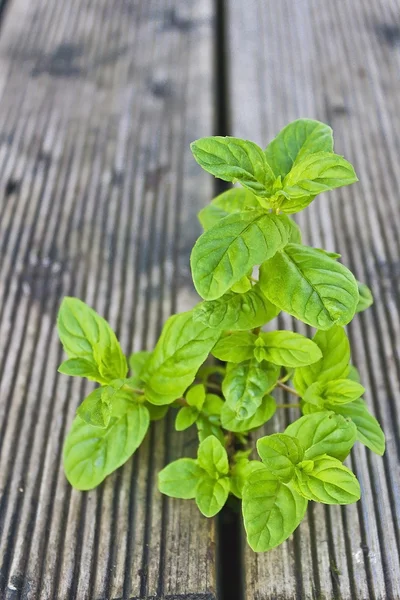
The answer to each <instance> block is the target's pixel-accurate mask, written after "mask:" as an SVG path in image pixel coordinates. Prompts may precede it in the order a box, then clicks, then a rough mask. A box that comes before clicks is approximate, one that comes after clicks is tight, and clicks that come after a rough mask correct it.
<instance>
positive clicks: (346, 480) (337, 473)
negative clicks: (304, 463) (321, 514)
mask: <svg viewBox="0 0 400 600" xmlns="http://www.w3.org/2000/svg"><path fill="white" fill-rule="evenodd" d="M313 463H314V464H313V468H312V470H309V469H307V472H306V471H303V470H299V471H298V473H297V477H296V479H295V483H294V485H295V488H296V489H297V491H298V492H299V493H300V494H301V495H302V496H304V498H307V500H314V502H322V503H323V504H352V503H353V502H357V500H359V499H360V496H361V491H360V484H359V483H358V481H357V478H356V476H355V475H354V473H352V471H350V469H348V468H347V467H345V466H344V465H342V463H341V462H340V461H339V460H337V459H336V458H332V457H331V456H328V455H327V454H324V455H323V456H318V457H316V458H315V459H314V461H313Z"/></svg>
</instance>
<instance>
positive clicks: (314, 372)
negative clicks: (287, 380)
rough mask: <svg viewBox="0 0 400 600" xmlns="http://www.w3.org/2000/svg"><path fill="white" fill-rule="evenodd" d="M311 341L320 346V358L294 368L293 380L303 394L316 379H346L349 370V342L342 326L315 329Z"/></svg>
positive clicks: (322, 380) (324, 381)
mask: <svg viewBox="0 0 400 600" xmlns="http://www.w3.org/2000/svg"><path fill="white" fill-rule="evenodd" d="M313 341H314V342H315V343H316V344H317V346H318V347H319V348H320V350H321V352H322V358H321V360H319V361H318V362H316V363H313V364H312V365H309V366H307V367H301V368H298V369H296V371H295V375H294V380H293V382H294V387H295V388H296V390H297V391H298V392H299V393H300V394H304V392H305V391H306V389H307V388H308V387H310V385H311V384H312V383H314V382H316V381H321V382H322V383H327V382H328V381H331V380H333V379H346V378H347V376H348V375H349V371H350V366H349V363H350V344H349V340H348V338H347V335H346V332H345V330H344V329H343V327H338V326H334V327H331V329H328V331H322V330H320V331H317V333H316V334H315V336H314V338H313Z"/></svg>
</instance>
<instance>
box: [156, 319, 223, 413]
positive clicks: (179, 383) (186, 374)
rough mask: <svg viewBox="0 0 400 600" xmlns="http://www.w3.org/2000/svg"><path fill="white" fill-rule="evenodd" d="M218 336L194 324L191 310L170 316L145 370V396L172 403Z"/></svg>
mask: <svg viewBox="0 0 400 600" xmlns="http://www.w3.org/2000/svg"><path fill="white" fill-rule="evenodd" d="M219 336H220V332H219V331H218V330H216V329H210V328H209V327H206V326H205V325H203V323H195V322H194V321H193V315H192V313H191V312H186V313H181V314H179V315H174V316H173V317H170V318H169V319H168V321H167V322H166V324H165V325H164V328H163V331H162V333H161V336H160V338H159V340H158V342H157V345H156V347H155V349H154V351H153V352H152V355H151V358H150V361H149V363H148V365H147V368H146V373H145V381H146V386H145V396H146V399H147V400H148V401H149V402H151V403H152V404H159V405H160V404H171V402H173V401H174V400H176V399H177V398H179V397H180V396H182V394H183V393H184V392H185V390H186V389H187V388H188V387H189V386H190V384H191V383H192V382H193V380H194V378H195V377H196V373H197V371H198V369H199V367H200V365H201V364H202V363H203V362H204V361H205V359H206V358H207V356H208V354H209V352H210V350H211V348H212V347H213V346H214V344H215V342H216V341H217V339H218V338H219Z"/></svg>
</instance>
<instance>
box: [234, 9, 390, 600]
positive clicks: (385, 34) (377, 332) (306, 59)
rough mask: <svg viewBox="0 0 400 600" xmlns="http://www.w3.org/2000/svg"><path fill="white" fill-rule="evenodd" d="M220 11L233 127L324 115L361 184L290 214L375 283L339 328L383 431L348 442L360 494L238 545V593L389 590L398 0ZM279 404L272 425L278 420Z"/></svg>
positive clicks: (348, 594)
mask: <svg viewBox="0 0 400 600" xmlns="http://www.w3.org/2000/svg"><path fill="white" fill-rule="evenodd" d="M227 23H228V26H229V35H228V37H229V40H228V41H229V52H228V57H229V80H230V88H229V99H230V102H231V109H232V114H231V133H232V134H233V135H238V136H241V137H246V138H248V139H251V140H254V141H256V142H258V143H260V144H261V145H265V144H266V143H267V141H269V140H270V139H271V138H272V137H273V136H274V135H275V134H276V133H277V132H278V131H279V129H280V128H281V127H283V126H284V125H285V124H286V123H287V122H289V121H291V120H293V119H295V118H298V117H301V116H306V117H312V118H317V119H320V120H323V121H325V122H328V123H330V124H331V125H332V127H333V129H334V133H335V138H336V151H337V152H338V153H340V154H344V155H345V156H346V157H347V158H348V159H349V160H350V161H351V162H353V163H354V165H355V167H356V171H357V174H358V176H359V179H360V183H358V184H357V185H354V186H351V187H350V188H344V189H343V190H340V191H339V190H338V191H335V192H332V193H330V194H328V195H327V196H328V197H324V198H321V199H316V200H315V202H314V203H313V205H312V206H311V207H310V209H308V210H307V211H304V213H301V214H299V215H298V222H299V223H300V224H301V226H302V227H303V228H304V231H305V241H306V242H307V243H309V244H311V245H314V246H317V247H324V248H327V249H329V250H336V251H339V252H341V253H342V257H343V261H344V263H345V264H347V265H349V266H350V268H351V269H352V270H354V272H355V273H356V274H357V276H358V278H359V279H360V280H361V281H364V282H366V283H367V284H368V285H370V286H371V288H372V290H373V293H374V296H375V305H374V306H373V307H372V308H371V309H370V310H368V311H367V312H366V313H364V314H362V315H359V316H357V317H356V318H355V320H354V322H353V323H352V324H351V326H350V327H349V335H350V338H351V343H352V349H353V361H354V363H355V364H356V366H357V367H358V368H359V369H360V372H361V377H362V381H363V382H364V384H365V386H366V388H367V390H368V392H367V394H366V401H367V402H368V404H369V406H370V407H371V410H372V411H373V412H374V413H375V415H376V416H377V417H378V419H379V420H380V422H381V423H382V426H383V428H384V430H385V432H386V435H387V452H386V454H385V456H384V458H383V459H382V458H380V457H378V456H375V455H373V454H372V453H371V452H369V451H367V450H365V449H364V447H362V446H361V445H357V447H356V448H355V449H354V451H353V452H352V456H351V460H350V464H351V466H352V467H353V468H354V470H355V471H356V473H357V476H358V477H359V479H360V482H361V487H362V500H361V502H360V503H358V504H357V505H352V506H348V507H343V508H339V507H334V508H329V509H328V508H326V507H324V506H322V505H316V504H313V503H311V506H310V509H309V510H308V514H307V518H306V520H305V522H304V523H303V524H302V525H301V526H300V528H299V530H298V531H297V532H296V533H295V535H294V536H293V537H292V538H291V539H290V540H289V541H288V542H286V543H285V544H283V545H282V546H281V547H280V548H278V549H276V550H274V551H272V552H270V553H266V554H258V555H255V554H254V553H252V552H251V551H250V550H248V549H247V548H246V546H244V574H245V590H246V592H245V597H246V600H261V599H262V600H267V599H268V600H269V599H271V600H272V599H276V598H282V599H283V598H284V599H295V598H298V599H300V598H307V599H308V598H315V599H317V598H318V599H320V598H324V599H331V598H335V599H336V598H340V599H342V600H365V599H369V598H372V599H376V600H377V599H391V600H396V599H398V598H400V566H399V521H400V494H399V487H400V472H399V451H400V447H399V446H400V436H399V428H400V427H399V426H400V421H399V406H400V405H399V397H400V394H399V392H400V389H399V370H400V356H399V350H400V348H399V340H400V336H399V333H400V322H399V281H400V280H399V273H400V271H399V265H400V262H399V249H400V244H399V231H400V209H399V177H400V171H399V168H398V162H399V147H400V138H399V134H400V129H399V119H400V78H399V68H400V3H399V2H398V1H397V0H330V1H329V2H323V1H322V0H280V1H279V2H276V1H274V0H246V2H240V1H239V0H229V2H228V14H227ZM325 196H326V195H325ZM283 324H284V325H292V324H291V323H290V321H289V320H288V319H287V320H286V321H284V322H283ZM279 416H280V415H278V419H276V421H275V422H274V425H273V427H274V428H275V429H276V430H279V429H280V428H282V427H284V426H285V422H284V418H283V415H281V416H280V419H279ZM292 416H295V414H293V415H292ZM279 421H280V422H279Z"/></svg>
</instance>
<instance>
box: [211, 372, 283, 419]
mask: <svg viewBox="0 0 400 600" xmlns="http://www.w3.org/2000/svg"><path fill="white" fill-rule="evenodd" d="M278 376H279V368H278V367H276V366H274V365H268V364H266V363H262V364H261V365H260V364H258V363H257V361H256V360H251V361H248V362H242V363H239V364H237V365H234V366H233V367H232V369H230V370H229V371H228V372H227V374H226V376H225V378H224V380H223V382H222V392H223V394H224V396H225V399H226V402H227V404H228V406H229V407H230V408H231V409H232V410H233V411H235V412H236V418H237V419H249V418H251V417H252V416H253V415H254V414H255V412H256V411H257V408H258V407H259V406H260V405H261V403H262V399H263V397H264V396H265V394H266V393H268V392H269V391H270V389H271V387H272V386H273V385H274V384H275V383H276V381H277V379H278Z"/></svg>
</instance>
